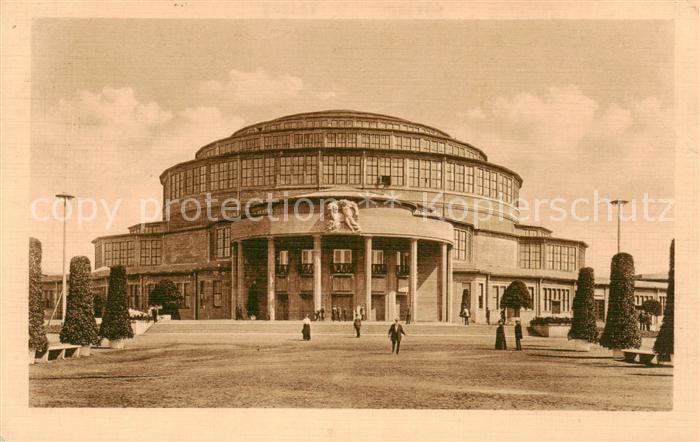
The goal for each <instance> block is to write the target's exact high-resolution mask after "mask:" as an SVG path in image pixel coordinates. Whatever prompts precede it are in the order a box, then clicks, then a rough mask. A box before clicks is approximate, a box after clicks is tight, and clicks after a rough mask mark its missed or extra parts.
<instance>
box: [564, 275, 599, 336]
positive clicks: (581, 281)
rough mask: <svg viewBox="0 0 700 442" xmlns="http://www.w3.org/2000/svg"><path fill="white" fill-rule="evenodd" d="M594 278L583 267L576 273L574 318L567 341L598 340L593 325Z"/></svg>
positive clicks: (596, 331)
mask: <svg viewBox="0 0 700 442" xmlns="http://www.w3.org/2000/svg"><path fill="white" fill-rule="evenodd" d="M594 295H595V277H594V274H593V269H592V268H590V267H583V268H582V269H580V270H579V272H578V281H577V282H576V295H575V296H574V303H573V306H572V307H573V311H574V317H573V319H572V320H571V329H570V330H569V339H583V340H585V341H588V342H596V341H597V340H598V328H597V327H596V323H595V299H594Z"/></svg>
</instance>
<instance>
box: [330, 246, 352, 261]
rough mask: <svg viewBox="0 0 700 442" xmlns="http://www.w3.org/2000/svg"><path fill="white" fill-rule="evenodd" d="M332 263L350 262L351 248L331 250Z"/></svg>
mask: <svg viewBox="0 0 700 442" xmlns="http://www.w3.org/2000/svg"><path fill="white" fill-rule="evenodd" d="M333 263H334V264H351V263H352V250H351V249H335V250H333Z"/></svg>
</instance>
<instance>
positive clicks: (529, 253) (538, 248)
mask: <svg viewBox="0 0 700 442" xmlns="http://www.w3.org/2000/svg"><path fill="white" fill-rule="evenodd" d="M518 248H519V249H520V268H522V269H540V268H542V264H541V263H542V261H541V258H542V245H541V244H528V243H521V244H519V245H518Z"/></svg>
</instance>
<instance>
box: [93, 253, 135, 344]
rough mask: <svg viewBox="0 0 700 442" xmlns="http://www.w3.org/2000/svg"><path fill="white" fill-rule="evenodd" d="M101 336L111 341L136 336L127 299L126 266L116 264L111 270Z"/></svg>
mask: <svg viewBox="0 0 700 442" xmlns="http://www.w3.org/2000/svg"><path fill="white" fill-rule="evenodd" d="M100 336H102V337H104V338H107V339H109V340H110V341H111V340H118V339H125V338H133V337H134V331H133V330H132V329H131V321H130V320H129V307H128V306H127V300H126V270H125V269H124V266H114V267H112V268H111V269H110V271H109V286H108V288H107V308H106V310H105V314H104V317H103V318H102V324H101V325H100Z"/></svg>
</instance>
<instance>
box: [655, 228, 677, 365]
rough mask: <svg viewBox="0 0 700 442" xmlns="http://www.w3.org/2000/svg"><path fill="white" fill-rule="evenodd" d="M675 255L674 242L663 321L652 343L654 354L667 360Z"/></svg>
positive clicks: (674, 244) (670, 353) (672, 242)
mask: <svg viewBox="0 0 700 442" xmlns="http://www.w3.org/2000/svg"><path fill="white" fill-rule="evenodd" d="M675 254H676V240H675V239H674V240H673V241H671V251H670V253H669V255H670V257H669V269H668V290H667V292H666V308H664V321H663V323H662V324H661V328H660V329H659V335H658V336H657V337H656V342H654V352H655V353H657V354H659V355H660V356H662V357H663V359H666V360H668V359H669V358H670V356H671V355H672V354H673V303H674V299H673V298H674V296H675V295H674V291H675V276H676V275H675Z"/></svg>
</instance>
